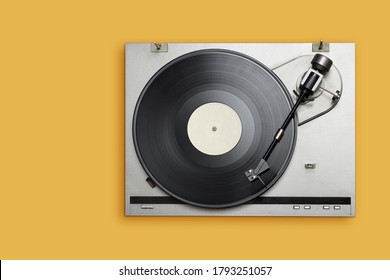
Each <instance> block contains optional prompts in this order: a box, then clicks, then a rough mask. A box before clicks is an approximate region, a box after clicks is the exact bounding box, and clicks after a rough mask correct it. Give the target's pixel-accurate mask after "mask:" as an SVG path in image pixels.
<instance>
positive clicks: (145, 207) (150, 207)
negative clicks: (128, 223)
mask: <svg viewBox="0 0 390 280" xmlns="http://www.w3.org/2000/svg"><path fill="white" fill-rule="evenodd" d="M141 209H154V206H153V205H141Z"/></svg>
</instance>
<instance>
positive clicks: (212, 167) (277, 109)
mask: <svg viewBox="0 0 390 280" xmlns="http://www.w3.org/2000/svg"><path fill="white" fill-rule="evenodd" d="M291 107H292V100H291V97H290V94H289V93H288V91H287V89H286V88H285V86H284V85H283V84H282V82H281V81H280V80H279V78H278V77H277V76H276V75H275V74H274V73H273V72H272V71H271V70H269V69H268V68H267V67H266V66H264V65H263V64H261V63H260V62H258V61H256V60H255V59H253V58H251V57H248V56H246V55H244V54H241V53H238V52H233V51H228V50H219V49H208V50H201V51H195V52H192V53H188V54H185V55H183V56H181V57H178V58H176V59H174V60H172V61H171V62H169V63H168V64H166V65H165V66H164V67H162V68H161V69H160V70H159V71H158V72H157V73H156V74H155V75H154V76H153V77H152V78H151V79H150V81H149V82H148V83H147V85H146V86H145V88H144V89H143V91H142V93H141V95H140V97H139V100H138V102H137V105H136V109H135V112H134V118H133V134H134V144H135V148H136V152H137V155H138V158H139V160H140V162H141V164H142V166H143V168H144V170H145V171H146V173H147V174H148V175H149V177H150V178H152V179H153V181H154V182H155V183H156V184H157V185H158V186H159V187H160V188H161V189H163V190H164V191H166V192H167V193H168V194H170V195H172V196H174V197H176V198H177V199H179V200H182V201H184V202H186V203H190V204H193V205H197V206H203V207H211V208H220V207H229V206H234V205H238V204H241V203H244V202H247V201H249V200H251V199H253V198H255V197H256V196H258V195H260V194H262V193H263V192H265V191H266V190H267V189H269V188H270V187H271V186H272V185H273V184H274V183H275V182H276V181H277V180H278V179H279V177H280V176H281V175H282V174H283V172H284V170H285V169H286V167H287V165H288V163H289V161H290V159H291V156H292V154H293V151H294V147H295V139H296V123H295V121H292V122H291V124H290V126H289V127H288V129H287V130H286V131H285V135H284V138H283V141H281V143H280V144H279V145H278V146H277V147H276V148H275V150H274V152H273V154H272V157H271V158H270V159H269V161H268V165H269V166H270V169H272V170H273V171H274V172H276V173H277V176H276V177H275V178H274V179H273V180H272V181H271V182H269V183H268V184H267V185H263V184H262V183H261V182H260V181H259V180H257V181H255V182H253V183H250V182H249V181H248V180H247V178H246V176H245V174H244V172H245V171H246V170H248V169H249V168H252V167H254V166H256V165H257V163H258V162H259V160H260V158H261V157H262V155H263V154H264V152H265V150H266V149H267V147H268V145H269V144H270V142H271V141H272V139H273V137H274V134H275V132H276V131H277V130H278V128H279V126H280V125H281V123H282V122H283V120H284V118H285V117H286V116H287V114H288V113H289V111H290V110H291Z"/></svg>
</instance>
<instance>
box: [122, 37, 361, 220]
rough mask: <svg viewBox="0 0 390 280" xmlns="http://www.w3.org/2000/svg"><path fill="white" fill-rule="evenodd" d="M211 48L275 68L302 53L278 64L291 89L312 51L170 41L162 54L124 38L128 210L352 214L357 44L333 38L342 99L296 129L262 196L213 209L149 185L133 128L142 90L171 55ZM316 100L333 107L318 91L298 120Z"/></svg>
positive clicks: (295, 46)
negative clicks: (283, 164) (288, 153)
mask: <svg viewBox="0 0 390 280" xmlns="http://www.w3.org/2000/svg"><path fill="white" fill-rule="evenodd" d="M212 48H216V49H227V50H232V51H237V52H241V53H244V54H246V55H248V56H251V57H253V58H254V59H256V60H258V61H260V62H262V63H263V64H265V65H266V66H268V67H269V68H271V69H273V68H275V67H277V66H279V65H281V64H283V63H284V62H286V61H290V60H291V59H293V58H296V57H300V56H303V57H302V58H300V59H299V62H297V63H295V64H293V63H290V64H286V65H285V66H281V67H280V68H277V69H275V70H274V72H275V73H276V74H277V75H278V77H279V78H280V79H281V80H282V82H283V83H284V84H285V85H286V87H287V89H288V90H289V91H290V92H292V90H293V89H295V88H296V83H297V79H299V76H301V75H302V73H303V72H304V71H305V69H308V68H309V67H310V55H314V53H313V52H312V44H310V43H292V44H291V43H289V44H284V43H283V44H282V43H279V44H263V43H261V44H258V43H238V44H237V43H169V44H168V51H167V52H160V53H158V52H157V53H156V52H151V44H150V43H129V44H126V99H125V106H126V107H125V108H126V193H125V205H126V215H136V216H137V215H152V216H154V215H162V216H172V215H174V216H181V215H185V216H198V215H201V216H247V215H249V216H354V215H355V53H354V51H355V46H354V44H349V43H332V44H330V52H328V53H325V55H327V56H329V57H330V58H331V59H332V60H333V61H334V64H335V65H336V66H337V69H338V70H339V72H340V74H341V76H342V81H343V94H342V98H341V99H340V102H339V104H338V105H337V106H336V107H335V109H333V110H332V111H331V112H329V113H328V114H326V115H324V116H322V117H320V118H318V119H316V120H314V121H312V122H310V123H308V124H305V125H303V126H300V127H299V128H298V130H297V140H296V146H295V151H294V153H293V156H292V158H291V161H290V163H289V165H288V166H287V169H286V170H285V172H284V174H283V175H282V176H281V177H280V178H279V180H278V181H277V182H276V183H275V185H274V186H273V187H272V188H271V189H270V190H268V191H267V192H266V193H264V194H263V195H261V196H260V197H258V199H254V200H253V201H250V202H248V203H245V204H242V205H238V206H234V207H229V208H223V209H210V208H203V207H197V206H191V205H188V204H185V203H183V202H182V201H176V200H175V199H174V198H172V197H171V196H169V195H168V194H167V193H166V192H164V191H162V190H161V189H160V188H159V187H155V188H151V187H150V186H149V185H148V184H147V182H146V181H145V179H146V178H147V177H148V175H147V174H146V172H145V171H144V169H143V168H142V165H141V164H140V162H139V160H138V158H137V154H136V151H135V148H134V144H133V134H132V123H133V115H134V110H135V106H136V103H137V100H138V98H139V96H140V93H141V92H142V90H143V89H144V87H145V85H146V84H147V83H148V81H149V80H150V79H151V77H152V76H153V75H154V74H155V73H156V72H157V71H158V70H159V69H160V68H161V67H163V66H164V65H165V64H167V63H168V62H170V61H172V60H173V59H175V58H177V57H179V56H181V55H184V54H186V53H189V52H193V51H196V50H203V49H212ZM305 55H309V56H307V57H305ZM334 80H335V77H334V73H333V72H332V71H330V73H329V79H327V80H325V85H323V86H324V87H326V88H330V89H332V90H335V89H336V88H337V87H338V85H337V83H335V82H333V81H334ZM324 94H326V93H322V95H324ZM316 103H318V104H319V105H318V106H323V107H324V108H325V107H326V106H328V103H327V100H326V99H323V100H320V98H318V102H317V100H316V101H315V102H313V104H307V105H302V106H301V107H300V108H299V110H298V118H299V121H302V120H303V119H306V118H307V117H310V116H311V115H313V112H315V110H316V108H314V106H315V105H316ZM217 129H218V128H217ZM259 157H260V156H259ZM259 159H260V158H259ZM314 166H315V168H313V167H314Z"/></svg>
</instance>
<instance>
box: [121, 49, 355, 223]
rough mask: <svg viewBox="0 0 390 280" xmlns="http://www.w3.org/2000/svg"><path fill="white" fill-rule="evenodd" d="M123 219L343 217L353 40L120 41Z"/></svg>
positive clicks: (350, 210)
mask: <svg viewBox="0 0 390 280" xmlns="http://www.w3.org/2000/svg"><path fill="white" fill-rule="evenodd" d="M125 75H126V77H125V78H126V99H125V115H126V128H125V129H126V132H125V136H126V140H125V144H126V149H125V150H126V163H125V170H126V186H125V211H126V215H128V216H172V215H173V216H354V215H355V45H354V44H352V43H331V44H329V43H323V42H320V43H317V44H310V43H267V44H264V43H128V44H126V74H125Z"/></svg>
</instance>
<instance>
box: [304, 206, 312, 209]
mask: <svg viewBox="0 0 390 280" xmlns="http://www.w3.org/2000/svg"><path fill="white" fill-rule="evenodd" d="M303 208H304V209H311V206H310V205H305V206H303Z"/></svg>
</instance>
